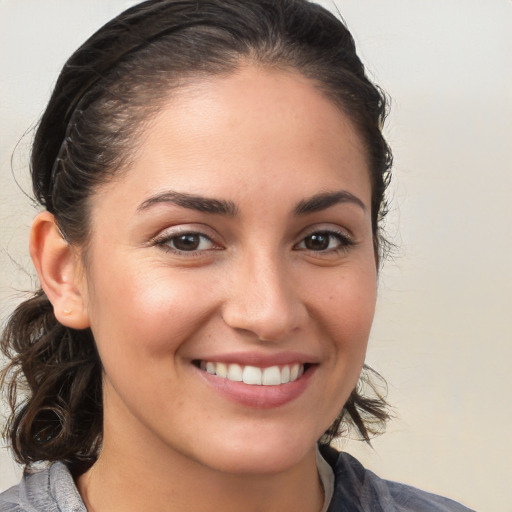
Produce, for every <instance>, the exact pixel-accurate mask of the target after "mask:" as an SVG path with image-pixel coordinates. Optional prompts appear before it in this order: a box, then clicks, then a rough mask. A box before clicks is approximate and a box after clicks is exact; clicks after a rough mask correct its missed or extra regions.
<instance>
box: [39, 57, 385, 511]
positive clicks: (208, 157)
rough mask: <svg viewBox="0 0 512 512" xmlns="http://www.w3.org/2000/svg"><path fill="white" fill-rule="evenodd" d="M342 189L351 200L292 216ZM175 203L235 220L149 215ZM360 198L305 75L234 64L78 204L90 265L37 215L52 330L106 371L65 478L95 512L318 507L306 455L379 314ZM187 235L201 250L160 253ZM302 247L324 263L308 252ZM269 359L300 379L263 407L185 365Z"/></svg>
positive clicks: (360, 184) (344, 122) (344, 132)
mask: <svg viewBox="0 0 512 512" xmlns="http://www.w3.org/2000/svg"><path fill="white" fill-rule="evenodd" d="M338 191H344V193H348V194H350V195H351V196H348V197H349V199H348V200H345V201H339V202H336V203H335V204H333V205H331V206H329V207H326V208H323V209H321V210H319V211H314V212H310V213H305V214H301V215H297V213H296V209H297V205H298V204H300V203H301V202H304V201H305V200H308V199H310V198H311V197H313V196H315V195H318V194H325V193H326V192H329V193H330V192H338ZM169 192H173V193H174V192H179V193H187V194H193V195H198V196H203V197H207V198H210V199H212V198H213V199H217V200H222V201H227V202H229V204H230V205H232V206H234V207H235V209H236V215H226V214H218V213H206V212H200V211H197V210H195V209H191V208H186V207H183V206H180V205H177V204H175V203H173V202H171V201H168V200H166V201H163V200H162V198H161V197H160V199H154V198H155V197H159V196H161V195H162V194H168V193H169ZM352 196H353V197H352ZM152 198H153V199H152ZM167 198H168V197H167ZM353 198H357V199H353ZM370 199H371V184H370V179H369V172H368V165H367V160H366V155H365V151H364V148H363V145H362V143H361V140H360V138H359V136H358V134H357V133H356V131H355V129H354V127H353V125H352V123H351V122H350V120H349V119H348V118H347V117H346V116H345V115H344V114H343V113H342V112H340V110H339V109H338V108H336V106H334V104H333V103H332V102H331V101H330V100H329V99H327V98H326V97H325V96H324V95H322V93H321V92H320V91H319V90H318V89H316V88H315V86H314V84H312V83H311V82H310V81H308V80H307V79H305V78H303V77H302V76H301V75H299V74H296V73H292V72H288V73H287V72H284V71H276V70H268V69H262V68H261V67H256V66H254V65H247V66H245V67H243V68H241V69H240V70H238V71H237V72H236V73H235V74H232V75H229V76H227V77H223V78H218V77H217V78H214V79H210V80H204V81H200V82H198V83H195V84H193V85H191V86H187V88H186V89H183V90H181V91H179V92H178V93H176V92H173V97H172V98H170V99H169V102H168V103H167V104H166V105H165V106H164V108H162V110H161V111H160V113H159V114H158V116H157V117H156V118H155V119H154V120H153V121H152V122H151V124H150V125H149V126H148V128H147V129H146V131H145V133H144V138H143V142H142V143H141V145H140V149H139V151H138V153H137V155H136V157H135V159H134V161H133V162H132V164H131V166H130V168H129V169H127V170H125V171H124V172H123V173H120V174H119V176H118V178H116V179H115V181H114V182H112V183H110V184H107V185H104V186H103V187H102V188H101V189H100V190H99V191H98V192H97V194H96V195H94V196H93V197H92V199H91V201H92V218H91V226H92V229H91V237H90V240H89V244H88V248H87V266H85V267H84V265H83V263H82V261H83V258H81V256H80V251H79V250H76V249H75V248H70V247H69V246H67V244H65V243H64V242H63V241H62V239H61V238H60V235H59V233H58V231H57V229H56V227H55V224H54V222H53V218H52V217H51V215H50V214H48V213H44V214H41V215H40V216H39V217H38V218H37V219H36V221H35V223H34V227H33V231H32V242H31V252H32V256H33V258H34V262H35V263H36V268H37V269H38V271H39V273H40V275H41V282H42V284H43V287H44V288H45V290H46V291H47V294H48V296H49V297H50V298H51V300H52V302H53V304H54V308H55V313H56V315H57V318H58V319H59V320H60V321H61V322H62V323H64V324H66V325H69V326H72V327H75V328H83V327H87V326H90V327H91V329H92V332H93V334H94V337H95V340H96V342H97V346H98V350H99V353H100V357H101V360H102V363H103V366H104V410H105V419H104V446H103V450H102V452H101V455H100V457H99V460H98V461H97V463H96V464H95V465H94V466H93V467H92V468H91V469H90V470H89V471H88V472H87V473H85V474H84V475H81V476H80V477H79V478H78V482H77V483H78V488H79V491H80V493H81V494H82V496H83V498H84V501H85V503H86V505H87V507H88V509H89V510H91V511H100V512H101V511H106V510H125V511H131V510H154V511H161V510H162V511H163V510H173V511H186V510H201V511H206V512H208V511H216V512H217V511H218V510H225V511H228V512H229V511H235V510H237V511H239V510H244V511H249V512H251V511H254V512H256V511H261V510H265V511H268V512H271V511H274V510H276V511H277V510H280V511H283V510H284V511H286V510H299V509H300V510H304V511H317V510H320V508H321V505H322V500H323V496H322V492H321V488H320V486H319V482H318V477H317V473H316V463H315V446H316V441H317V439H318V438H319V437H320V436H321V435H322V433H323V432H324V431H325V430H326V429H327V427H328V426H329V425H330V424H331V423H332V421H333V420H334V418H335V417H336V416H337V414H338V413H339V411H340V410H341V408H342V406H343V404H344V402H345V401H346V399H347V398H348V396H349V394H350V392H351V391H352V389H353V388H354V386H355V384H356V382H357V378H358V376H359V373H360V371H361V367H362V365H363V362H364V357H365V351H366V345H367V340H368V336H369V332H370V328H371V323H372V319H373V314H374V307H375V299H376V260H375V253H374V245H373V239H372V226H371V215H370ZM148 200H149V202H148ZM197 232H199V233H201V234H202V236H203V238H201V239H200V245H199V246H198V248H197V249H196V250H193V251H188V252H179V253H177V252H175V251H173V248H175V247H176V241H177V240H178V239H177V238H176V237H177V236H178V235H179V234H183V233H197ZM328 232H332V233H335V234H326V233H328ZM313 233H323V234H324V235H323V236H324V237H325V238H324V240H327V248H324V246H322V248H320V249H319V248H318V246H314V249H313V250H311V249H310V248H308V247H309V246H308V245H307V244H308V243H309V242H311V240H312V239H311V235H312V234H313ZM336 233H339V234H340V235H339V234H336ZM173 236H174V237H175V238H174V239H173V238H172V237H173ZM347 240H348V241H349V242H347ZM164 242H165V243H164ZM178 242H179V240H178ZM173 244H174V245H173ZM64 311H65V313H64ZM70 311H71V312H70ZM283 353H284V354H289V353H292V354H295V355H294V356H293V357H299V356H300V357H303V358H305V359H306V360H307V361H309V362H311V363H312V364H313V366H312V367H313V368H314V371H312V372H310V373H309V374H308V379H307V383H306V384H305V385H304V386H303V389H302V390H301V393H300V394H299V395H298V396H295V397H294V398H293V399H291V400H288V401H286V403H284V404H282V405H279V406H271V407H267V406H265V403H266V402H265V400H266V395H265V391H263V392H262V395H261V397H260V398H258V399H257V400H256V401H255V403H253V404H249V405H248V404H247V403H240V401H237V400H233V399H231V398H230V397H227V396H225V395H224V394H222V393H220V392H219V391H218V389H216V388H215V387H214V386H212V385H210V383H209V381H208V380H206V379H205V378H203V377H204V375H202V372H201V370H199V369H198V368H197V365H196V364H195V363H194V361H197V360H209V361H218V360H222V357H219V356H222V355H224V354H235V355H236V357H242V358H243V357H245V356H246V355H247V354H251V355H252V357H254V354H256V355H257V356H258V357H259V356H261V357H266V358H270V360H271V359H272V358H275V357H281V356H282V354H283ZM296 354H299V356H296ZM306 373H307V372H306ZM305 375H306V374H305ZM258 400H259V401H258Z"/></svg>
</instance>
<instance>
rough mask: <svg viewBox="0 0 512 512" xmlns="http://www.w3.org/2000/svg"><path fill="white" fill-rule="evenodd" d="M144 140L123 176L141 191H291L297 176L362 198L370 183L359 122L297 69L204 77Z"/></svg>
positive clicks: (160, 116) (174, 95)
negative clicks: (350, 190) (356, 125)
mask: <svg viewBox="0 0 512 512" xmlns="http://www.w3.org/2000/svg"><path fill="white" fill-rule="evenodd" d="M139 137H140V140H139V149H138V152H137V154H136V156H135V158H134V159H133V162H132V164H131V165H130V166H129V168H128V169H127V172H126V173H121V178H120V180H116V182H117V185H119V181H120V182H123V181H125V180H128V181H129V182H131V184H132V189H133V190H134V191H135V190H136V191H138V192H140V193H145V194H151V193H155V192H158V189H159V188H165V187H167V186H172V187H173V188H174V189H177V190H178V191H182V192H193V193H199V194H203V195H208V194H209V195H211V194H212V193H213V194H215V195H216V196H224V195H225V193H224V192H229V191H230V189H232V188H238V189H241V190H244V191H248V190H253V191H256V190H261V189H263V188H272V187H273V188H279V187H280V186H286V185H288V188H289V185H290V184H291V182H290V180H293V179H294V178H298V177H299V176H300V180H301V182H300V184H298V183H295V184H294V185H302V188H303V189H304V190H305V191H306V192H307V191H308V189H310V188H311V187H315V188H318V187H319V186H320V187H323V188H324V189H325V190H330V189H336V188H339V185H340V183H339V181H340V179H342V180H343V181H344V182H345V183H346V184H350V187H352V188H354V189H355V190H354V192H355V193H358V194H359V195H365V194H366V193H367V191H368V188H369V186H370V184H369V180H370V178H369V172H368V166H367V158H366V151H365V149H364V145H363V143H362V141H361V138H360V137H359V135H358V133H357V131H356V129H355V128H354V126H353V124H352V122H351V121H350V119H349V118H348V117H347V116H346V115H345V114H344V113H343V112H342V111H341V110H340V109H339V108H338V106H337V105H336V104H335V103H334V102H333V101H332V100H331V99H329V98H328V97H327V96H326V95H325V94H324V93H323V92H322V91H321V90H320V89H319V88H318V87H316V85H315V83H314V82H312V81H310V80H309V79H307V78H305V77H303V76H302V75H300V74H299V73H296V72H291V71H282V70H272V69H268V68H264V67H260V66H255V65H248V66H244V67H242V68H240V69H238V70H237V71H236V72H235V73H232V74H230V75H228V76H223V77H209V78H201V79H199V80H197V81H195V82H193V83H189V84H188V85H187V86H186V87H183V88H180V89H177V90H173V91H172V92H170V95H169V99H168V100H167V101H166V102H165V104H164V105H163V107H162V108H161V109H160V110H159V111H158V113H157V114H156V115H155V116H154V117H153V118H152V119H150V120H149V122H148V123H146V124H145V125H144V127H143V129H142V130H140V133H139ZM320 182H321V184H319V183H320ZM106 188H107V189H108V188H109V187H106ZM299 188H300V187H299ZM191 189H193V190H191ZM298 192H299V191H298ZM307 195H309V194H307Z"/></svg>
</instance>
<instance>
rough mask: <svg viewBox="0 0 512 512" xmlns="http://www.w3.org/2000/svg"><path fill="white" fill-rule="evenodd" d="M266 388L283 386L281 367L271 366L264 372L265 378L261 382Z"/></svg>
mask: <svg viewBox="0 0 512 512" xmlns="http://www.w3.org/2000/svg"><path fill="white" fill-rule="evenodd" d="M261 382H262V384H263V385H264V386H279V384H281V372H280V371H279V366H271V367H270V368H265V369H264V370H263V378H262V380H261Z"/></svg>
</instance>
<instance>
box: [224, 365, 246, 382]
mask: <svg viewBox="0 0 512 512" xmlns="http://www.w3.org/2000/svg"><path fill="white" fill-rule="evenodd" d="M226 377H227V378H228V380H233V381H235V382H242V378H243V376H242V367H241V366H240V365H238V364H230V365H229V366H228V373H227V375H226Z"/></svg>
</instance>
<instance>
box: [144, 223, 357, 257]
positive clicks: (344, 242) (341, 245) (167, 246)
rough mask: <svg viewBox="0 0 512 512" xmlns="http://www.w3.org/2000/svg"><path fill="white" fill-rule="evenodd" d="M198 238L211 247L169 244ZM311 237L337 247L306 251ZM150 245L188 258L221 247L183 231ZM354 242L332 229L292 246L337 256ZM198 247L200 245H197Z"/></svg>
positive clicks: (168, 235)
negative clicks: (183, 246)
mask: <svg viewBox="0 0 512 512" xmlns="http://www.w3.org/2000/svg"><path fill="white" fill-rule="evenodd" d="M187 236H189V237H199V239H200V240H199V242H198V243H199V244H201V243H203V242H204V241H207V242H208V243H209V244H211V245H212V247H210V248H207V249H200V248H193V249H192V250H190V251H187V250H182V249H178V248H176V247H172V246H171V244H173V243H175V242H176V240H177V239H179V238H184V237H187ZM313 236H317V237H318V236H325V237H329V240H328V246H329V245H331V243H332V238H334V239H336V240H337V242H338V245H337V246H335V247H331V248H329V247H327V249H324V250H318V251H317V250H314V249H308V247H307V246H305V245H306V243H307V242H306V240H307V239H308V238H310V237H313ZM152 243H153V244H154V245H156V246H159V247H161V248H162V249H163V250H165V251H166V252H171V253H173V254H177V255H186V256H188V257H195V256H196V257H197V256H201V255H203V254H204V253H205V252H206V251H212V250H220V249H222V247H221V246H218V245H216V244H215V242H214V241H213V240H212V239H211V237H209V236H208V235H206V234H204V233H201V232H198V231H183V232H182V233H174V234H165V235H162V236H159V237H156V238H154V239H153V241H152ZM302 244H304V247H300V246H301V245H302ZM354 245H355V242H354V240H353V239H352V238H351V237H350V236H349V235H347V233H345V232H342V231H337V230H332V229H324V230H316V231H312V232H311V233H308V234H307V235H306V236H304V237H303V238H302V239H301V241H300V242H299V243H297V244H295V245H294V250H305V251H308V252H309V253H312V254H318V255H320V254H325V255H327V254H338V253H340V252H343V251H347V250H348V249H350V247H352V246H354ZM199 247H200V245H199Z"/></svg>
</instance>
